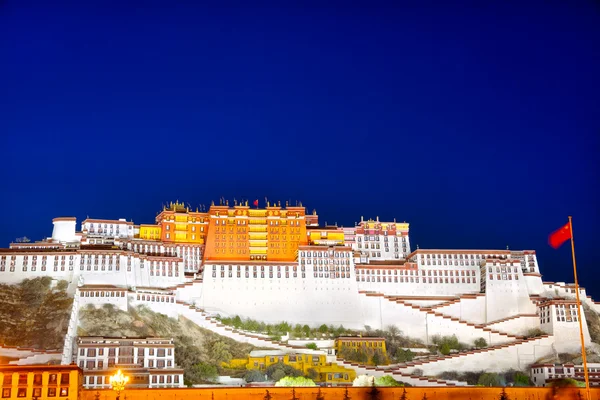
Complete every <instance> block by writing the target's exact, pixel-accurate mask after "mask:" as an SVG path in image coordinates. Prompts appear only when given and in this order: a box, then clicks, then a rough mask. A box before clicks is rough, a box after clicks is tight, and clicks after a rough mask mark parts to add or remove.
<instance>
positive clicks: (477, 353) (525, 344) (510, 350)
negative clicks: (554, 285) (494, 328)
mask: <svg viewBox="0 0 600 400" xmlns="http://www.w3.org/2000/svg"><path fill="white" fill-rule="evenodd" d="M553 339H554V338H553V337H552V336H550V335H543V336H538V337H533V338H529V339H520V340H517V341H515V342H513V343H508V344H500V345H496V346H491V347H487V348H483V349H477V350H469V351H464V352H460V353H455V354H450V355H447V356H433V357H428V358H426V359H419V360H415V361H411V362H407V363H403V364H398V365H394V366H390V367H383V366H380V367H374V366H368V365H361V364H358V363H353V362H349V361H344V360H341V359H337V364H338V365H341V366H344V367H347V368H353V369H354V370H355V371H357V373H360V374H368V375H373V376H382V375H392V376H393V377H394V378H395V379H397V380H401V378H405V379H406V380H404V381H405V382H407V383H410V384H411V385H412V384H416V385H419V386H467V383H466V382H461V381H449V380H443V379H437V378H432V377H431V376H435V375H438V374H440V373H442V372H446V371H456V370H457V369H459V367H465V366H472V367H471V368H467V369H466V370H472V371H476V370H485V371H491V372H500V371H502V370H505V369H508V367H506V366H504V365H502V364H501V363H499V360H500V359H502V358H503V357H504V359H505V360H514V358H515V353H517V354H518V353H519V351H523V353H524V354H523V356H526V355H531V357H523V358H524V360H523V363H522V364H523V365H521V366H520V367H523V368H524V367H526V365H528V364H529V363H530V362H533V361H534V360H535V359H537V358H539V357H542V356H545V355H548V354H550V353H551V352H552V343H553ZM536 347H537V348H540V347H545V349H543V350H542V351H539V352H535V351H534V352H531V349H533V348H536ZM528 349H529V351H527V350H528ZM416 369H420V370H422V371H423V375H424V376H417V375H416V374H415V370H416ZM414 382H419V383H414Z"/></svg>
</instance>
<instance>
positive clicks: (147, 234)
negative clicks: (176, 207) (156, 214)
mask: <svg viewBox="0 0 600 400" xmlns="http://www.w3.org/2000/svg"><path fill="white" fill-rule="evenodd" d="M160 238H161V227H160V225H147V224H141V225H140V239H146V240H160Z"/></svg>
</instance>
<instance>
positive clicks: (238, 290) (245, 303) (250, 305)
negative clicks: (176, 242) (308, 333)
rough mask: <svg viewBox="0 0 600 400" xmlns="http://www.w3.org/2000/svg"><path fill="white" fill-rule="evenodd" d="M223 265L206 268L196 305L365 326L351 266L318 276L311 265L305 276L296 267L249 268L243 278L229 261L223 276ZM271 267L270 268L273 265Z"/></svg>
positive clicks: (267, 317) (271, 318) (276, 318)
mask: <svg viewBox="0 0 600 400" xmlns="http://www.w3.org/2000/svg"><path fill="white" fill-rule="evenodd" d="M221 266H224V265H223V264H206V265H205V268H204V275H203V283H202V297H201V299H200V300H199V301H198V302H196V305H197V306H199V307H201V308H203V309H204V310H206V311H207V312H211V313H221V314H226V315H240V316H242V317H246V318H253V319H257V320H260V321H264V322H269V323H277V322H281V321H287V322H289V323H294V324H307V325H310V326H318V325H321V324H328V325H329V324H334V325H340V324H341V325H344V327H346V328H354V329H359V328H363V322H362V316H361V315H360V313H358V312H357V310H359V309H360V303H359V301H358V296H357V292H358V289H357V287H356V278H355V277H354V273H353V271H349V272H348V277H346V278H334V279H332V278H329V277H328V278H314V271H313V269H312V266H310V265H309V266H306V269H305V271H304V274H305V277H304V278H303V277H302V272H301V271H300V269H298V272H297V277H295V278H294V277H293V273H292V272H290V273H289V276H290V277H289V278H260V275H258V276H259V277H257V278H253V277H252V272H251V273H250V277H249V278H246V277H245V275H244V272H242V275H241V277H240V278H237V277H236V272H233V275H232V277H229V275H228V271H227V267H228V266H224V267H225V268H226V269H225V274H224V277H221ZM271 266H273V267H276V266H274V265H272V264H271ZM259 267H260V266H259ZM213 268H214V269H213ZM265 268H266V269H268V265H267V266H265ZM282 268H283V266H282ZM290 269H291V268H290ZM213 273H214V276H213ZM259 274H260V272H259Z"/></svg>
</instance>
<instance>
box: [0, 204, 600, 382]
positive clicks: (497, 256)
mask: <svg viewBox="0 0 600 400" xmlns="http://www.w3.org/2000/svg"><path fill="white" fill-rule="evenodd" d="M52 222H53V225H54V228H53V231H52V236H51V237H50V238H47V239H45V240H42V241H39V242H30V243H12V244H11V245H10V247H9V248H8V249H1V250H0V282H3V283H17V282H20V281H21V280H23V279H25V278H35V277H40V276H50V277H52V278H53V279H56V280H66V281H68V282H69V287H68V291H69V292H70V293H72V294H73V295H74V302H73V309H72V314H71V320H70V325H69V331H68V334H67V336H66V338H65V344H64V349H63V354H62V363H63V364H69V363H71V362H73V361H75V360H76V358H77V354H76V353H74V348H75V346H76V344H77V340H78V339H77V336H76V333H77V324H78V312H79V310H80V308H81V307H83V306H86V305H87V304H94V305H102V304H105V303H109V304H114V305H115V306H117V307H119V308H121V309H124V310H126V309H128V307H130V306H133V305H139V304H146V305H147V306H149V307H150V308H151V309H152V310H154V311H157V312H160V313H163V314H167V315H169V316H172V317H178V316H185V317H186V318H188V319H190V320H192V321H193V322H195V323H196V324H198V325H199V326H202V327H205V328H207V329H210V330H212V331H214V332H216V333H219V334H221V335H225V336H228V337H230V338H233V339H235V340H238V341H243V342H248V343H251V344H255V345H256V346H260V347H263V348H265V347H271V348H273V349H278V350H284V351H289V350H290V349H293V348H295V347H294V344H292V343H287V342H286V341H285V340H282V341H272V340H269V339H268V338H267V337H264V336H261V335H259V334H256V333H251V332H244V331H240V330H236V329H233V328H231V327H227V326H224V325H222V324H220V323H219V322H218V321H217V320H216V319H215V318H214V316H215V315H217V314H219V315H221V316H233V315H240V316H242V317H246V318H252V319H255V320H259V321H264V322H268V323H278V322H280V321H287V322H289V323H292V324H297V323H298V324H307V325H309V326H319V325H321V324H327V325H331V324H333V325H340V324H341V325H343V326H344V327H347V328H353V329H364V327H365V326H369V327H371V328H372V329H380V328H384V327H387V326H389V325H396V326H397V327H398V328H399V329H400V330H401V331H402V332H403V333H404V334H405V335H406V336H409V337H415V338H421V339H423V341H424V342H426V343H428V342H429V341H430V340H431V338H432V337H433V336H435V335H453V334H454V335H456V336H457V337H458V339H459V340H461V341H464V342H473V341H474V340H475V339H478V338H485V340H486V341H487V343H488V344H489V347H487V348H484V349H478V350H470V351H465V352H462V353H458V354H451V355H448V356H436V357H430V358H427V359H423V360H419V361H413V362H408V363H404V364H398V365H392V366H385V367H373V366H366V365H359V364H357V363H350V362H346V361H344V360H342V359H338V358H337V357H336V354H335V351H334V350H332V349H328V348H326V346H319V347H321V350H307V349H304V350H305V352H307V351H309V352H310V351H312V352H313V353H319V354H326V356H327V357H328V360H330V361H331V362H333V363H337V364H339V365H340V366H345V367H347V368H351V369H354V370H355V371H356V373H357V374H365V373H368V374H369V375H375V376H378V375H382V374H388V375H390V374H391V375H393V376H394V378H396V379H397V380H399V381H404V382H407V383H410V384H416V385H443V384H456V385H458V384H461V382H447V381H439V380H437V379H435V378H428V377H432V376H435V375H437V374H439V373H441V372H443V371H470V370H482V369H485V370H487V371H502V370H506V369H509V368H514V369H524V368H525V367H526V366H528V365H531V364H533V363H534V362H535V361H536V360H539V359H540V358H543V357H546V356H550V355H553V354H557V353H562V352H577V351H579V349H580V347H581V346H580V343H579V325H578V321H577V310H576V307H577V306H576V301H575V298H574V297H575V289H574V286H573V285H568V284H564V283H554V282H544V281H542V275H541V273H540V269H539V265H538V262H537V259H536V254H535V251H532V250H520V251H514V250H508V249H506V250H441V249H419V248H417V249H416V250H412V249H411V245H410V239H409V224H408V223H405V222H396V221H393V222H382V221H379V218H375V219H368V220H367V219H364V218H363V217H361V218H360V222H357V223H356V224H355V226H354V227H337V226H319V218H318V215H317V213H316V211H312V212H307V210H306V209H305V207H303V206H302V204H301V203H297V204H295V205H291V204H285V206H282V205H281V204H280V203H267V204H266V206H265V207H264V208H259V207H258V202H254V206H253V205H252V204H250V205H249V204H248V202H247V201H244V202H234V204H233V205H232V206H230V205H229V202H228V201H225V200H221V201H220V202H219V204H212V205H211V206H210V207H208V210H206V209H204V208H201V209H200V210H199V209H196V210H195V211H193V210H191V208H190V207H189V206H186V205H184V204H181V203H179V202H176V203H171V204H169V205H167V206H164V207H163V209H162V211H161V212H160V213H158V215H157V217H156V221H155V224H140V225H136V224H134V222H132V221H127V220H125V219H119V220H106V219H91V218H87V219H86V220H84V221H83V222H81V224H80V226H79V227H80V230H77V228H78V224H77V221H76V219H75V218H72V217H60V218H55V219H54V220H53V221H52ZM580 294H581V296H582V299H583V300H582V301H583V302H585V303H586V304H588V305H589V306H590V307H592V308H593V309H594V310H596V311H599V310H600V309H599V305H597V304H596V303H595V302H594V301H592V299H591V298H590V297H588V296H586V293H585V290H584V289H583V288H580ZM582 316H583V311H582ZM583 322H584V324H583V326H584V330H585V332H584V334H585V340H586V341H588V342H590V341H591V340H590V335H589V332H588V330H587V326H586V324H585V321H583ZM532 328H539V329H541V330H542V331H544V332H545V333H546V335H541V336H536V337H530V338H525V337H524V335H525V334H526V332H527V331H529V330H531V329H532ZM415 369H419V370H421V371H422V375H423V376H417V374H415V373H414V371H415ZM421 371H420V372H419V375H421Z"/></svg>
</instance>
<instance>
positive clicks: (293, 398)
mask: <svg viewBox="0 0 600 400" xmlns="http://www.w3.org/2000/svg"><path fill="white" fill-rule="evenodd" d="M292 400H300V399H298V398H297V397H296V389H294V388H293V387H292Z"/></svg>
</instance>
